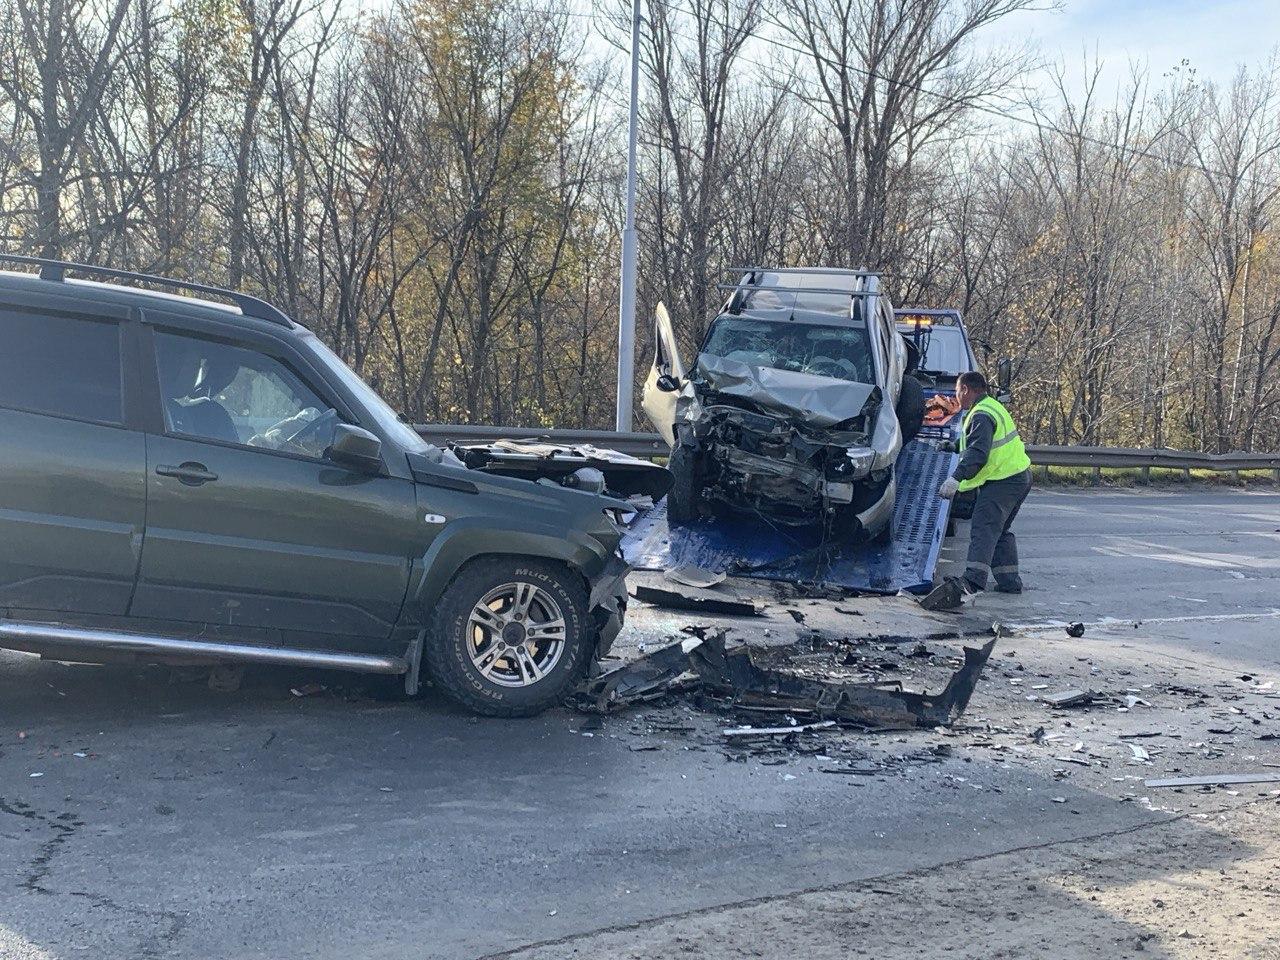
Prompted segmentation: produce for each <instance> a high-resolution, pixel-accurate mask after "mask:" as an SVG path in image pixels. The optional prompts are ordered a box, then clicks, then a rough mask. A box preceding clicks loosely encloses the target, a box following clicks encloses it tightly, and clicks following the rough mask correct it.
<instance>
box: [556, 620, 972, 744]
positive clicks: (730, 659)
mask: <svg viewBox="0 0 1280 960" xmlns="http://www.w3.org/2000/svg"><path fill="white" fill-rule="evenodd" d="M695 633H696V634H697V635H695V636H691V637H689V638H688V639H685V640H682V641H679V642H678V643H673V644H671V645H669V646H666V647H663V648H662V649H660V650H656V651H654V652H653V653H651V654H648V655H647V656H644V657H641V658H640V659H639V660H636V661H633V662H631V663H629V664H626V665H624V666H621V667H618V668H617V669H615V670H611V671H608V672H606V673H604V674H602V675H601V676H599V677H596V678H594V679H592V680H589V681H588V682H587V683H586V684H584V685H583V687H582V688H581V689H580V690H579V691H578V694H577V695H576V697H575V698H573V700H572V703H573V704H574V705H575V706H576V707H577V708H578V709H580V710H584V711H587V712H591V713H610V712H615V711H617V710H619V709H623V708H625V707H629V706H632V705H635V704H638V703H642V702H646V701H651V700H656V699H658V698H659V697H662V696H664V695H666V694H669V693H679V692H689V693H694V692H696V693H697V694H698V695H699V697H698V699H695V704H697V705H702V704H703V703H706V702H709V703H710V704H711V705H712V706H714V707H715V708H716V709H731V710H734V711H742V712H745V713H747V714H750V713H753V712H755V713H761V712H763V713H768V714H780V713H781V714H787V715H791V716H794V715H800V716H804V717H813V718H816V721H833V722H834V721H839V722H842V723H845V724H849V725H852V726H857V727H862V728H874V729H905V728H910V727H926V728H930V729H932V728H936V727H947V726H950V725H951V724H952V723H953V722H954V721H955V720H956V718H958V717H959V716H960V715H961V714H962V713H963V712H964V710H965V708H966V707H967V706H968V703H969V698H970V697H971V696H972V695H973V691H974V688H975V687H976V686H977V683H978V679H979V677H980V676H981V674H982V669H983V667H984V666H985V665H986V663H987V660H988V659H989V658H990V656H991V651H992V649H993V648H994V646H995V644H996V641H995V640H994V639H992V640H990V641H989V642H988V643H987V644H986V645H985V646H983V647H977V648H975V647H965V648H964V660H963V663H962V665H961V666H960V668H959V669H958V670H956V671H955V672H954V673H952V674H951V676H950V677H949V679H948V680H947V683H946V685H945V687H944V688H943V690H942V691H941V692H940V693H938V694H928V693H915V692H911V691H908V690H905V689H903V685H902V683H901V681H898V680H891V681H890V680H884V679H879V678H878V676H879V672H881V671H883V670H884V669H886V668H887V667H892V668H893V669H895V670H896V669H897V665H896V664H893V663H892V662H891V661H884V660H882V659H879V658H875V659H869V658H860V657H857V656H854V655H853V654H852V652H850V653H849V654H847V655H845V656H844V657H843V659H841V660H839V661H838V662H837V661H836V660H835V657H834V654H835V651H836V650H838V649H843V647H844V645H843V644H842V643H839V642H836V643H834V644H833V645H832V649H830V650H828V651H827V652H826V653H825V654H822V655H821V656H824V657H826V658H827V659H828V660H830V666H831V668H832V669H838V667H839V666H840V665H854V666H857V667H859V668H860V670H861V672H862V675H863V676H871V677H873V678H875V679H871V680H869V681H868V680H845V679H834V678H832V677H830V676H828V675H826V674H825V673H823V674H819V675H814V672H813V671H812V670H810V671H809V672H808V673H804V672H800V670H788V669H775V668H772V667H767V666H761V665H760V663H758V662H757V660H756V653H757V651H753V650H752V648H750V647H748V646H747V645H746V644H737V645H735V646H733V647H730V646H728V644H727V643H726V640H725V637H726V631H724V630H718V631H715V632H711V631H708V630H705V629H699V630H696V631H695ZM820 642H821V638H817V637H815V638H811V639H810V644H811V646H815V645H817V644H818V643H820ZM766 652H767V654H768V655H770V656H771V657H775V658H778V657H788V656H790V657H792V658H793V659H795V660H799V661H801V662H803V663H809V662H811V661H812V660H813V658H814V657H815V656H817V655H816V654H806V653H803V652H800V653H798V654H797V653H796V651H795V648H791V649H789V650H788V649H784V648H777V647H771V648H768V650H767V651H763V650H762V651H758V653H759V654H760V655H764V654H765V653H766ZM688 673H691V674H692V675H693V676H692V677H691V678H690V680H689V681H688V682H685V681H684V680H683V679H682V678H684V677H685V675H686V674H688ZM805 726H807V727H809V728H813V729H816V727H813V726H812V723H810V724H806V725H805ZM751 729H753V730H757V731H758V730H762V729H770V728H755V727H752V728H751ZM781 729H782V730H783V732H784V733H791V732H795V731H796V730H797V729H798V727H797V726H791V727H787V728H781ZM779 735H782V734H779Z"/></svg>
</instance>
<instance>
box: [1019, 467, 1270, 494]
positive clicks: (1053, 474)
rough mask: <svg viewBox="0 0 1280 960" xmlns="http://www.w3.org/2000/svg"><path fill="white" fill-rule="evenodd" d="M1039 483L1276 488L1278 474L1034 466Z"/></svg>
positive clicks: (1033, 469)
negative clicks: (1096, 469)
mask: <svg viewBox="0 0 1280 960" xmlns="http://www.w3.org/2000/svg"><path fill="white" fill-rule="evenodd" d="M1032 471H1033V474H1034V476H1035V480H1036V483H1040V484H1049V485H1052V486H1063V487H1094V486H1103V487H1145V486H1152V487H1177V486H1189V485H1206V484H1208V485H1212V486H1221V487H1234V488H1237V489H1240V488H1245V487H1275V486H1276V485H1277V483H1276V478H1275V475H1274V474H1273V473H1272V471H1270V470H1241V471H1240V472H1239V474H1231V473H1227V472H1225V471H1217V470H1192V471H1190V472H1189V473H1188V472H1187V471H1183V470H1171V469H1169V468H1167V467H1152V468H1151V471H1150V475H1149V477H1144V476H1143V473H1142V470H1141V469H1139V468H1138V467H1102V468H1101V470H1099V471H1097V472H1096V473H1095V471H1094V468H1093V467H1039V466H1037V467H1032Z"/></svg>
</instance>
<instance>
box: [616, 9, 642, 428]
mask: <svg viewBox="0 0 1280 960" xmlns="http://www.w3.org/2000/svg"><path fill="white" fill-rule="evenodd" d="M639 114H640V0H631V110H630V115H629V116H628V118H627V212H626V220H625V221H624V223H623V225H622V290H621V292H620V295H619V297H618V410H617V414H618V415H617V429H618V431H619V432H630V430H631V391H632V390H633V389H634V387H635V376H636V138H637V135H638V133H639V131H638V129H637V128H638V126H639V123H638V121H639Z"/></svg>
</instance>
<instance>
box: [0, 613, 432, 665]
mask: <svg viewBox="0 0 1280 960" xmlns="http://www.w3.org/2000/svg"><path fill="white" fill-rule="evenodd" d="M9 644H13V645H14V646H15V647H16V648H17V649H21V650H29V651H32V652H36V653H44V652H45V651H46V650H47V651H49V653H51V654H53V655H55V656H56V655H57V651H58V650H59V648H65V649H66V651H67V652H68V653H70V652H72V651H75V650H81V651H93V650H105V651H112V652H115V653H133V654H137V655H139V656H141V657H144V658H145V657H147V656H181V657H192V658H196V659H201V660H231V661H236V662H240V663H277V664H286V665H288V666H295V667H322V668H326V669H329V670H354V671H356V672H359V673H391V674H396V673H406V672H407V671H408V669H409V663H408V661H406V660H405V658H404V657H380V656H377V655H375V654H369V653H335V652H331V651H328V650H304V649H300V648H297V647H258V646H254V645H252V644H247V643H226V642H223V641H220V640H183V639H180V638H178V637H162V636H157V635H154V634H142V633H125V632H123V631H118V630H94V629H88V628H85V627H66V626H61V625H59V624H56V623H32V622H28V621H21V620H0V647H3V646H7V645H9Z"/></svg>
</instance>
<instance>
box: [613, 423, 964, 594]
mask: <svg viewBox="0 0 1280 960" xmlns="http://www.w3.org/2000/svg"><path fill="white" fill-rule="evenodd" d="M951 436H953V433H952V430H951V428H950V427H944V428H925V429H923V430H921V431H920V435H919V436H918V437H917V438H916V439H914V440H912V441H911V442H910V443H909V444H907V445H906V446H905V447H904V448H903V450H902V453H901V455H899V457H898V465H897V470H898V473H897V484H898V490H897V497H896V500H895V502H894V511H893V534H892V537H891V539H890V542H889V543H888V544H887V545H885V546H877V545H874V544H865V543H864V544H840V543H823V542H822V540H821V530H820V529H819V528H818V527H801V528H796V527H787V526H781V525H778V526H772V525H770V524H768V523H766V522H764V521H762V520H757V519H754V518H747V517H734V518H719V519H715V520H710V519H708V520H699V521H696V522H694V523H690V524H681V525H679V526H675V527H672V526H670V525H669V524H668V523H667V505H666V501H665V500H664V501H662V502H660V503H658V504H657V506H655V507H654V509H652V510H649V511H647V512H645V513H642V514H639V515H637V517H636V518H635V519H634V520H633V521H632V523H631V525H630V527H629V528H628V530H627V534H626V536H625V537H624V538H623V541H622V550H623V553H624V555H625V556H626V558H627V562H628V563H630V564H631V565H632V566H633V567H636V568H637V569H641V570H666V569H669V568H671V567H673V566H680V565H684V564H692V565H693V566H697V567H703V568H705V569H708V570H715V571H723V572H726V573H731V574H733V575H735V576H745V577H757V578H761V579H766V580H787V581H791V582H802V583H822V584H829V585H833V586H841V587H850V588H853V589H856V590H862V591H865V592H868V593H897V592H898V591H899V590H910V591H920V590H924V589H927V588H928V586H929V584H930V582H931V581H932V580H933V572H934V568H935V567H936V566H937V563H938V552H939V551H940V550H941V549H942V541H943V538H944V537H945V536H946V532H947V516H948V511H949V506H950V505H949V504H948V502H947V501H945V500H943V499H942V498H941V497H939V496H938V487H939V486H940V485H941V484H942V481H943V480H945V479H946V477H947V476H948V475H949V474H950V473H951V471H952V470H953V469H954V468H955V464H956V459H957V458H956V455H955V454H951V453H944V452H943V451H941V450H939V449H938V446H937V444H938V441H940V440H943V439H947V438H950V437H951Z"/></svg>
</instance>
